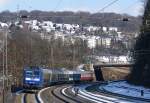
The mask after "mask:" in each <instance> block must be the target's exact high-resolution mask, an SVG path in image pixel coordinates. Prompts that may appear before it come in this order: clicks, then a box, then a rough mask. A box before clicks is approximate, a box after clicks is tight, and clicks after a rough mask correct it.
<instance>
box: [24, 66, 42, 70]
mask: <svg viewBox="0 0 150 103" xmlns="http://www.w3.org/2000/svg"><path fill="white" fill-rule="evenodd" d="M41 69H42V68H41V67H39V66H26V67H24V70H41Z"/></svg>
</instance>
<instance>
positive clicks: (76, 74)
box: [73, 71, 81, 83]
mask: <svg viewBox="0 0 150 103" xmlns="http://www.w3.org/2000/svg"><path fill="white" fill-rule="evenodd" d="M80 78H81V74H80V73H79V72H78V71H74V72H73V82H75V83H79V82H80Z"/></svg>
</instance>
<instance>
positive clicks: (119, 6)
mask: <svg viewBox="0 0 150 103" xmlns="http://www.w3.org/2000/svg"><path fill="white" fill-rule="evenodd" d="M112 1H114V0H0V12H2V11H5V10H9V11H17V8H18V9H19V10H28V11H31V10H42V11H75V12H77V11H88V12H91V13H96V12H115V13H121V14H124V13H126V14H129V15H132V16H138V15H141V14H142V13H143V3H142V2H141V0H118V1H117V2H116V3H114V4H113V5H111V6H109V7H108V8H105V9H104V10H103V11H100V10H101V9H102V8H103V7H105V6H106V5H108V4H109V3H111V2H112Z"/></svg>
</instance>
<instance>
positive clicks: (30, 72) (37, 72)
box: [26, 71, 40, 76]
mask: <svg viewBox="0 0 150 103" xmlns="http://www.w3.org/2000/svg"><path fill="white" fill-rule="evenodd" d="M39 74H40V73H39V71H26V76H39Z"/></svg>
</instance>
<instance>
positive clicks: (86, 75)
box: [80, 71, 93, 81]
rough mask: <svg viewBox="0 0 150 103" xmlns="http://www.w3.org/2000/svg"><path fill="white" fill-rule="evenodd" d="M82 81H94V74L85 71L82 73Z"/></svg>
mask: <svg viewBox="0 0 150 103" xmlns="http://www.w3.org/2000/svg"><path fill="white" fill-rule="evenodd" d="M80 80H81V81H92V80H93V72H90V71H83V72H81V78H80Z"/></svg>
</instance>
